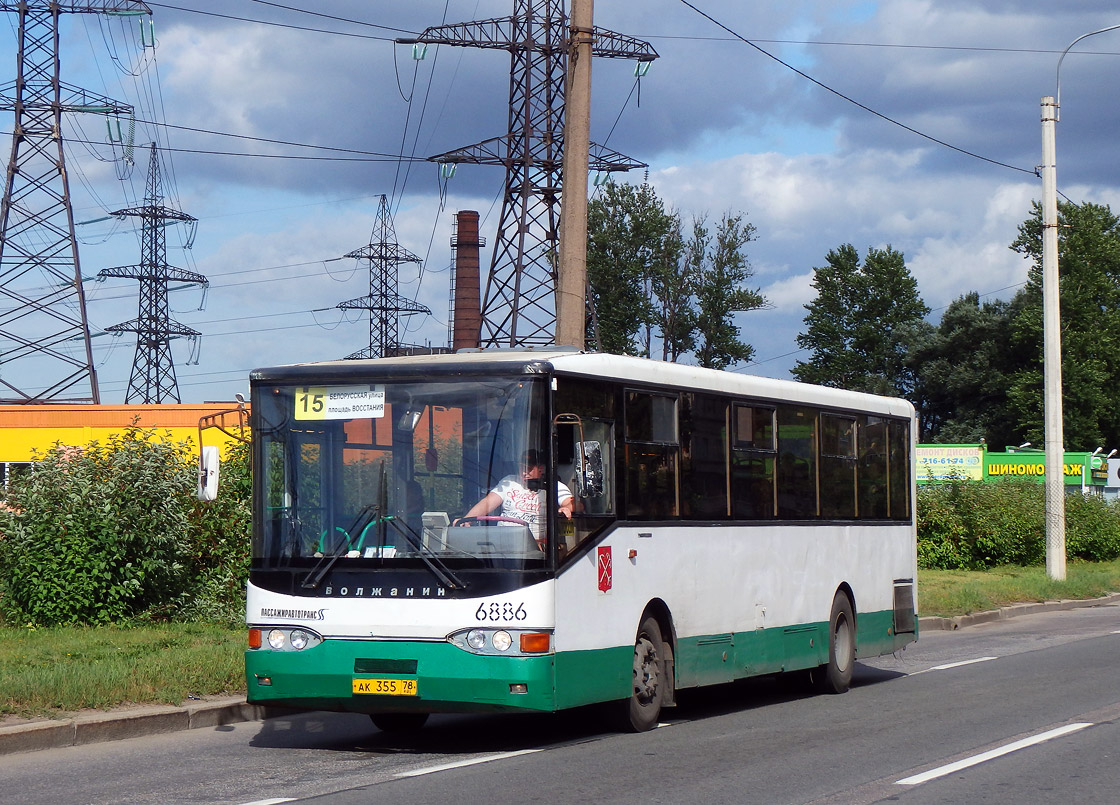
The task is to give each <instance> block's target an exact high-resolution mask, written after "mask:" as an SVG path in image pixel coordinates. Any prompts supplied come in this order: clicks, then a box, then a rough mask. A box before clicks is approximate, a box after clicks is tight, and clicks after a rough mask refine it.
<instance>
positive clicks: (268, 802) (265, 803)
mask: <svg viewBox="0 0 1120 805" xmlns="http://www.w3.org/2000/svg"><path fill="white" fill-rule="evenodd" d="M281 802H295V799H294V798H293V797H276V798H275V799H257V800H254V801H252V802H243V803H241V805H280V803H281Z"/></svg>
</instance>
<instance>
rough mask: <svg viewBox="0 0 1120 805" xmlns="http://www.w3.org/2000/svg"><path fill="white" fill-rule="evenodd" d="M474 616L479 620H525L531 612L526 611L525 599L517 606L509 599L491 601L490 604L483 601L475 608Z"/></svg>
mask: <svg viewBox="0 0 1120 805" xmlns="http://www.w3.org/2000/svg"><path fill="white" fill-rule="evenodd" d="M474 617H475V620H478V621H506V622H509V621H523V620H525V619H526V618H527V617H529V614H528V613H527V612H526V611H525V602H524V601H522V602H521V603H519V604H518V605H517V606H516V607H515V606H514V605H513V604H512V603H511V602H509V601H491V602H490V603H489V604H488V603H486V602H485V601H483V602H482V603H481V604H479V605H478V609H476V610H475V613H474Z"/></svg>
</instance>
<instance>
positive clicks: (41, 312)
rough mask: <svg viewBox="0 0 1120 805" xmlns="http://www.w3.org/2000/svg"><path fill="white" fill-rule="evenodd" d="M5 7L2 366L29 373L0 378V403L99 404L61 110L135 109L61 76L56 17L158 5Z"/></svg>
mask: <svg viewBox="0 0 1120 805" xmlns="http://www.w3.org/2000/svg"><path fill="white" fill-rule="evenodd" d="M0 11H11V12H15V13H17V14H18V15H19V29H18V43H19V49H18V55H17V63H16V80H15V81H14V82H13V83H10V84H6V85H4V86H3V87H0V109H3V110H5V111H12V112H15V120H14V123H13V136H12V154H11V158H10V159H9V160H8V172H7V182H6V183H5V185H4V199H3V203H2V205H0V367H2V366H4V365H9V364H14V365H16V366H18V367H19V368H20V369H21V370H23V371H21V372H20V373H19V376H18V377H15V378H11V379H7V378H3V377H0V402H4V403H42V402H81V403H85V402H89V403H94V404H96V403H98V402H100V394H99V392H98V388H97V373H96V370H95V368H94V364H93V351H92V348H91V345H90V334H89V322H88V321H87V319H86V305H85V294H84V293H83V291H82V272H81V268H80V266H79V263H78V247H77V240H76V238H75V236H74V213H73V208H72V206H71V203H70V190H69V184H68V181H67V178H66V177H67V173H66V163H65V158H64V156H63V147H62V146H63V144H62V113H63V112H96V113H100V114H118V115H131V114H132V107H131V106H129V105H127V104H123V103H118V102H117V101H114V100H111V99H109V98H105V97H102V96H99V95H95V94H92V93H89V92H86V91H85V90H83V89H80V88H78V87H74V86H71V85H69V84H66V83H63V82H62V80H61V79H60V70H59V54H58V41H59V36H58V24H59V19H60V17H61V15H62V14H63V13H75V14H83V13H85V14H102V13H109V14H121V15H133V14H135V15H140V14H151V10H150V9H149V8H148V7H147V6H146V5H144V4H143V3H141V2H135V0H97V1H96V2H92V1H91V2H71V3H64V2H57V0H21V1H20V2H0ZM79 345H80V347H79ZM76 353H80V354H76ZM17 362H18V363H17ZM27 381H32V382H33V383H34V388H32V387H30V386H28V385H26V383H27Z"/></svg>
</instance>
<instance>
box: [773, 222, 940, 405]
mask: <svg viewBox="0 0 1120 805" xmlns="http://www.w3.org/2000/svg"><path fill="white" fill-rule="evenodd" d="M825 259H826V261H827V265H825V266H821V267H816V268H814V269H813V287H814V288H815V289H816V291H817V297H816V299H814V300H813V301H812V302H811V303H809V304H808V305H806V306H805V309H806V310H807V311H809V312H808V315H806V316H805V325H806V331H805V332H804V333H799V334H798V336H797V345H798V346H799V347H801V348H802V349H808V350H810V351H811V355H810V357H809V360H808V361H804V362H802V361H798V362H797V365H796V366H795V367H794V369H793V374H794V376H795V377H797V379H798V380H801V381H802V382H805V383H816V384H818V385H822V386H835V387H837V388H846V389H852V390H854V391H867V392H871V393H875V394H892V395H896V396H902V397H905V396H909V395H910V394H911V393H912V392H913V390H914V385H915V376H914V371H913V369H912V368H911V366H910V365H909V364H908V362H907V355H908V354H909V352H910V351H911V349H912V347H913V346H914V345H916V344H917V343H919V342H920V341H921V340H922V339H923V338H925V337H927V336H928V331H929V325H928V324H926V323H925V322H924V321H923V319H924V317H925V316H926V315H927V314H928V313H929V308H928V307H926V305H925V303H924V302H923V301H922V299H921V297H920V296H919V294H918V284H917V282H916V281H915V280H914V277H913V275H911V274H910V271H909V269H907V267H906V261H905V259H904V258H903V255H902V253H901V252H896V251H895V250H894V249H892V248H891V247H890V246H889V245H888V246H887V247H886V248H884V249H875V248H870V249H868V250H867V258H866V260H865V261H864V263H863V265H860V260H859V252H857V251H856V249H855V248H854V247H853V246H852V245H851V244H850V243H846V244H844V245H843V246H840V247H839V248H838V249H833V250H831V251H829V253H828V255H827V257H826V258H825Z"/></svg>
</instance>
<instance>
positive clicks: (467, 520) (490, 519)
mask: <svg viewBox="0 0 1120 805" xmlns="http://www.w3.org/2000/svg"><path fill="white" fill-rule="evenodd" d="M490 523H513V524H514V525H523V526H525V527H526V528H528V526H529V524H528V523H526V522H525V521H524V520H518V519H517V518H516V517H499V516H497V515H482V516H480V517H460V518H459V520H458V521H457V522H456V523H455V526H456V527H457V528H470V527H471V526H476V525H488V524H490Z"/></svg>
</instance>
